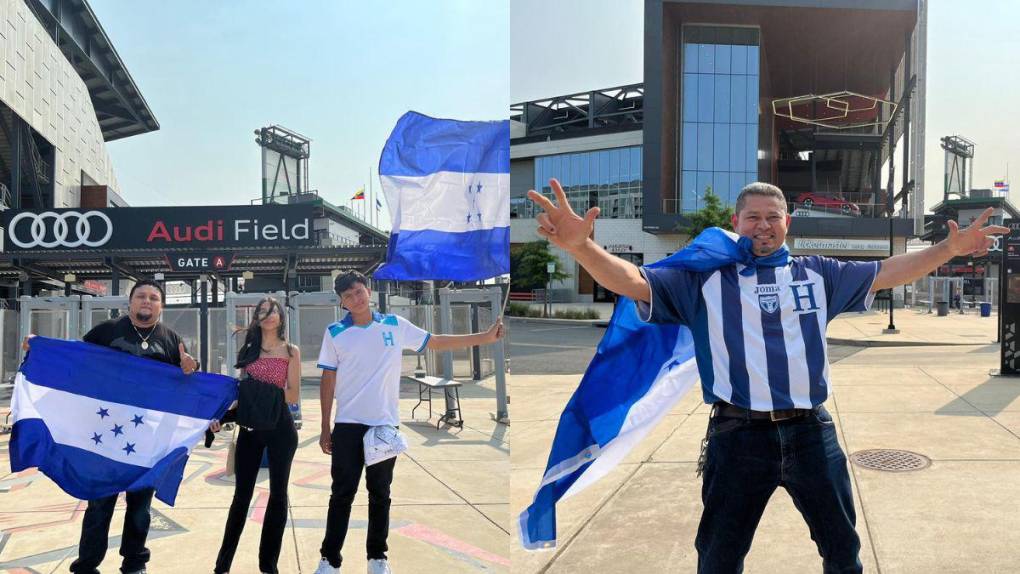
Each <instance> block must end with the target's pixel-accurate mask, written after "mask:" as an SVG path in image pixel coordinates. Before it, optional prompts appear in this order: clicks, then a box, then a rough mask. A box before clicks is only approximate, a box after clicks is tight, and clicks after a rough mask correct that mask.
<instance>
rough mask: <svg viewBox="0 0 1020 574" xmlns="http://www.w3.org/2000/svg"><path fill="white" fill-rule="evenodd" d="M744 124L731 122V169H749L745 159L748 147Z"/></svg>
mask: <svg viewBox="0 0 1020 574" xmlns="http://www.w3.org/2000/svg"><path fill="white" fill-rule="evenodd" d="M745 128H746V126H745V125H744V124H730V149H729V154H730V166H729V169H731V170H739V171H744V170H745V169H747V168H746V167H744V164H745V163H746V162H745V161H744V150H746V149H747V143H745V141H744V138H745V137H747V136H746V133H747V130H746V129H745Z"/></svg>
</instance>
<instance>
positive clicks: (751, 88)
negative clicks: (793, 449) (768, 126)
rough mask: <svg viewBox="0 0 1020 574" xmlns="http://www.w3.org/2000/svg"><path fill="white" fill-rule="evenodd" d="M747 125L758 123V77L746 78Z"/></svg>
mask: <svg viewBox="0 0 1020 574" xmlns="http://www.w3.org/2000/svg"><path fill="white" fill-rule="evenodd" d="M745 121H746V122H747V123H749V124H750V123H757V122H758V77H757V76H748V81H747V118H746V119H745Z"/></svg>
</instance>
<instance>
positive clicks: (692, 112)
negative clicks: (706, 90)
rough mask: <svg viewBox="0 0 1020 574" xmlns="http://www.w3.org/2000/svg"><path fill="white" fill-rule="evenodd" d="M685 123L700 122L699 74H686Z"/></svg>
mask: <svg viewBox="0 0 1020 574" xmlns="http://www.w3.org/2000/svg"><path fill="white" fill-rule="evenodd" d="M684 121H685V122H696V121H698V74H684Z"/></svg>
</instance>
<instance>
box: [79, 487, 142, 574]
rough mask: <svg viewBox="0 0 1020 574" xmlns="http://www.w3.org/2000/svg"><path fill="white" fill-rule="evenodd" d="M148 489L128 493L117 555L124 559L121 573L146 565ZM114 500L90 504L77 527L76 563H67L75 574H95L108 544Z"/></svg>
mask: <svg viewBox="0 0 1020 574" xmlns="http://www.w3.org/2000/svg"><path fill="white" fill-rule="evenodd" d="M152 494H153V490H152V489H146V490H139V491H138V492H128V493H126V497H127V513H126V514H125V515H124V534H123V535H122V536H121V539H120V555H121V556H123V557H124V562H123V563H122V564H121V567H120V571H121V572H136V571H138V570H141V569H142V568H145V563H146V562H148V561H149V549H148V548H146V547H145V538H146V537H147V536H148V535H149V507H150V506H151V505H152ZM117 496H118V495H116V494H115V495H113V496H108V497H106V498H99V499H97V500H90V501H89V505H88V508H86V509H85V518H84V519H83V521H82V525H81V541H80V542H79V543H78V559H77V560H75V561H74V562H72V563H71V572H74V573H75V574H99V569H98V568H99V565H100V564H102V562H103V558H105V557H106V548H107V547H108V546H109V541H110V520H111V519H112V518H113V509H114V507H116V506H117Z"/></svg>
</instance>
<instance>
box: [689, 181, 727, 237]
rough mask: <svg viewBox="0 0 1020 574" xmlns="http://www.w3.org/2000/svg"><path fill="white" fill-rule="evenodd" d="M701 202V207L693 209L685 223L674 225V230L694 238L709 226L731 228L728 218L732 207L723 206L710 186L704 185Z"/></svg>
mask: <svg viewBox="0 0 1020 574" xmlns="http://www.w3.org/2000/svg"><path fill="white" fill-rule="evenodd" d="M702 201H703V203H702V204H701V209H699V210H698V211H695V212H694V213H692V214H691V215H690V217H688V218H687V221H686V223H684V222H681V223H678V224H677V226H676V230H677V231H679V232H681V233H685V234H687V235H688V236H690V238H691V239H694V238H695V237H697V236H698V234H699V233H701V232H702V231H704V230H706V229H708V228H709V227H721V228H723V229H729V230H730V231H732V230H733V225H732V224H731V222H730V220H731V218H732V217H733V208H732V207H729V206H723V204H722V201H721V200H720V199H719V196H718V195H716V194H715V193H713V192H712V186H711V185H709V186H707V187H705V193H704V195H703V196H702Z"/></svg>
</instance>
